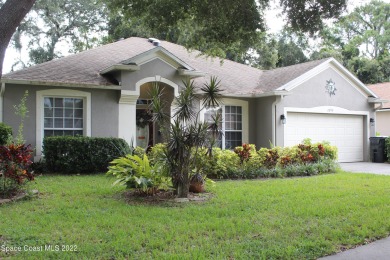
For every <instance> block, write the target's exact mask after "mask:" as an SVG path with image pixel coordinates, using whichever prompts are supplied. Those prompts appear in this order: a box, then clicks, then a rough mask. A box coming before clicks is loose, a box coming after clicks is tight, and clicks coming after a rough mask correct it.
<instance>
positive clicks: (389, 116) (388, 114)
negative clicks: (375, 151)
mask: <svg viewBox="0 0 390 260" xmlns="http://www.w3.org/2000/svg"><path fill="white" fill-rule="evenodd" d="M368 87H369V88H370V89H371V90H372V92H374V93H375V94H376V95H377V96H379V97H380V98H381V99H384V100H390V82H385V83H379V84H375V85H369V86H368ZM375 126H376V133H377V134H378V135H381V136H390V103H388V102H387V103H384V104H382V105H381V106H380V107H379V108H378V109H377V110H376V119H375Z"/></svg>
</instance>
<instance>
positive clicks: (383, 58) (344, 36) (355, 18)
mask: <svg viewBox="0 0 390 260" xmlns="http://www.w3.org/2000/svg"><path fill="white" fill-rule="evenodd" d="M321 37H322V50H320V51H319V52H316V53H314V54H313V55H312V58H317V57H318V56H321V55H322V56H324V54H331V55H332V56H336V58H338V59H340V57H341V60H342V62H343V64H344V65H345V66H346V67H347V68H348V69H350V70H351V71H353V72H354V73H355V74H356V75H357V76H358V77H359V79H360V80H361V81H363V82H364V83H377V82H384V81H390V74H389V71H388V64H389V60H390V54H389V48H390V3H384V2H382V1H378V0H374V1H371V2H370V3H368V4H366V5H364V6H361V7H357V8H355V9H354V11H353V12H351V13H350V14H347V15H345V16H343V17H341V18H340V21H339V22H337V23H335V24H334V26H332V27H331V28H329V29H325V30H323V31H322V33H321Z"/></svg>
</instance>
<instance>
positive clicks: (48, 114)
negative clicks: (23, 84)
mask: <svg viewBox="0 0 390 260" xmlns="http://www.w3.org/2000/svg"><path fill="white" fill-rule="evenodd" d="M36 93H37V94H36V115H37V116H36V157H35V159H36V160H39V159H40V158H41V155H42V143H43V138H44V137H45V136H53V135H54V136H55V135H71V136H75V135H84V136H91V110H92V109H91V92H87V91H79V90H73V89H46V90H39V91H37V92H36Z"/></svg>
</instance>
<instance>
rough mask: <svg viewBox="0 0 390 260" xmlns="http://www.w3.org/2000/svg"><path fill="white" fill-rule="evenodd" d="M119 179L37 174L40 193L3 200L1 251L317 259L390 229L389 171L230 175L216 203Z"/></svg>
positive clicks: (220, 186)
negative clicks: (166, 194) (148, 190)
mask: <svg viewBox="0 0 390 260" xmlns="http://www.w3.org/2000/svg"><path fill="white" fill-rule="evenodd" d="M112 182H113V179H110V178H107V177H105V176H104V175H99V176H97V175H95V176H93V175H92V176H44V177H38V178H37V179H36V183H35V184H33V185H31V187H32V188H37V189H39V191H40V192H41V195H40V196H39V198H35V199H32V200H26V201H20V202H17V203H12V204H7V205H3V206H0V218H1V220H0V258H2V257H4V256H7V255H6V254H5V252H4V249H5V246H7V247H18V246H20V247H22V248H21V252H13V253H12V254H11V255H12V256H13V257H19V258H20V259H31V258H37V259H49V258H51V259H59V258H60V259H64V258H65V259H76V258H78V259H80V258H89V259H93V258H98V259H123V258H129V259H134V258H136V259H145V258H164V259H166V258H168V259H204V258H208V259H210V258H213V259H227V258H231V259H248V258H254V259H259V258H263V259H315V258H317V257H320V256H324V255H327V254H330V253H332V252H336V251H338V250H339V249H340V248H342V247H343V248H344V247H353V246H354V245H357V244H362V243H365V241H368V240H372V239H375V238H381V237H385V236H387V235H389V233H390V203H389V201H390V177H389V176H375V175H364V174H349V173H339V174H335V175H323V176H316V177H308V178H293V179H272V180H271V179H270V180H253V181H222V182H218V183H217V186H216V187H215V188H213V192H214V193H215V196H214V197H213V198H212V199H211V200H210V201H208V202H205V203H190V204H165V205H159V206H156V205H154V206H153V205H142V204H141V205H140V204H137V205H130V204H127V203H125V202H124V200H122V199H121V198H120V194H121V193H122V191H123V189H122V188H120V187H114V188H113V187H112V186H111V183H112ZM25 245H26V246H31V247H36V248H35V249H40V247H41V246H43V247H42V249H43V250H44V249H45V248H44V246H45V245H46V246H48V245H52V246H53V247H52V249H53V250H54V251H52V252H51V251H44V252H28V251H24V250H25V249H28V248H23V247H24V246H25ZM56 245H59V246H60V248H59V250H60V251H55V250H56V247H55V246H56ZM73 245H75V246H77V252H70V251H67V252H63V251H61V249H64V250H67V249H71V248H70V247H69V246H73ZM61 246H68V248H66V247H63V248H62V247H61ZM31 249H33V248H30V250H31ZM2 251H3V252H2Z"/></svg>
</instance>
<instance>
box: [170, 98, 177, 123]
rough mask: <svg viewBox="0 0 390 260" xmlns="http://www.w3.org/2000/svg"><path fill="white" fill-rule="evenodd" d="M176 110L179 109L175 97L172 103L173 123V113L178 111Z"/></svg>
mask: <svg viewBox="0 0 390 260" xmlns="http://www.w3.org/2000/svg"><path fill="white" fill-rule="evenodd" d="M176 110H177V103H176V99H175V98H174V99H173V101H172V103H171V123H173V119H174V118H173V115H174V114H175V113H176Z"/></svg>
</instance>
